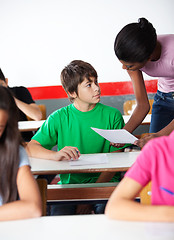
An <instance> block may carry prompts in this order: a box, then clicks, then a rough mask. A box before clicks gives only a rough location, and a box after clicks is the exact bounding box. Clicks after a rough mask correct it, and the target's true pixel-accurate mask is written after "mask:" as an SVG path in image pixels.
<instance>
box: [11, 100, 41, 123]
mask: <svg viewBox="0 0 174 240" xmlns="http://www.w3.org/2000/svg"><path fill="white" fill-rule="evenodd" d="M14 99H15V102H16V105H17V106H18V108H19V109H20V110H21V111H22V112H23V113H24V114H25V115H27V116H29V117H30V118H32V119H33V120H36V121H39V120H41V119H42V113H41V111H40V109H39V107H38V106H37V105H36V104H35V103H32V104H27V103H24V102H22V101H20V100H18V99H17V98H14Z"/></svg>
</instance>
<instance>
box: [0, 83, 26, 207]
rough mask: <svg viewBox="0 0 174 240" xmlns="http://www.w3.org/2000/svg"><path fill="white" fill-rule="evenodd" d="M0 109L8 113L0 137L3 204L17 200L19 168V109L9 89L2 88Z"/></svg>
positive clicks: (0, 190) (20, 141) (0, 182)
mask: <svg viewBox="0 0 174 240" xmlns="http://www.w3.org/2000/svg"><path fill="white" fill-rule="evenodd" d="M0 109H1V110H4V111H5V112H6V113H7V116H8V119H7V123H6V127H5V129H4V131H3V133H2V136H1V137H0V196H1V197H2V200H3V204H4V203H8V202H12V201H15V200H16V199H17V184H16V177H17V172H18V168H19V146H20V145H23V144H22V138H21V135H20V132H19V130H18V109H17V106H16V103H15V100H14V98H13V96H12V95H11V92H10V90H9V89H8V88H6V87H3V86H0Z"/></svg>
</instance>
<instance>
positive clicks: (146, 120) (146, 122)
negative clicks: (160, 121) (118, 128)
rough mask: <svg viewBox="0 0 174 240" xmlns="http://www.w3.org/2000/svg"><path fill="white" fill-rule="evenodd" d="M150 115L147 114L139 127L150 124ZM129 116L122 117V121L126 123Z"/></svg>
mask: <svg viewBox="0 0 174 240" xmlns="http://www.w3.org/2000/svg"><path fill="white" fill-rule="evenodd" d="M151 116H152V115H151V114H147V115H146V117H145V119H144V120H143V122H142V123H141V125H146V124H148V125H149V124H150V122H151ZM130 117H131V115H123V119H124V122H125V123H127V122H128V120H129V119H130Z"/></svg>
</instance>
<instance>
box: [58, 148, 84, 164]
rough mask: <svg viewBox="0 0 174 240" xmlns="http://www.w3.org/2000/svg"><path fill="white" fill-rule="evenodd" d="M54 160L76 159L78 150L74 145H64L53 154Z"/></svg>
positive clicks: (78, 153) (78, 155)
mask: <svg viewBox="0 0 174 240" xmlns="http://www.w3.org/2000/svg"><path fill="white" fill-rule="evenodd" d="M54 157H55V160H56V161H61V160H71V159H72V160H77V159H78V158H79V157H80V152H79V150H78V148H76V147H70V146H66V147H64V148H62V149H61V150H60V151H58V152H56V153H55V155H54Z"/></svg>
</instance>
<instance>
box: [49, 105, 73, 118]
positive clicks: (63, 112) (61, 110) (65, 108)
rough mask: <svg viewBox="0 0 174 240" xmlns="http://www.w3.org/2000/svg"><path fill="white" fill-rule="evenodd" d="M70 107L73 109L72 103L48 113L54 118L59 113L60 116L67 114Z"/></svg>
mask: <svg viewBox="0 0 174 240" xmlns="http://www.w3.org/2000/svg"><path fill="white" fill-rule="evenodd" d="M72 109H73V107H72V104H70V105H68V106H65V107H62V108H59V109H57V110H55V111H54V112H52V113H51V114H50V117H52V118H56V117H59V116H60V115H61V117H63V116H64V115H66V116H67V115H68V114H69V113H70V112H71V111H72Z"/></svg>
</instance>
